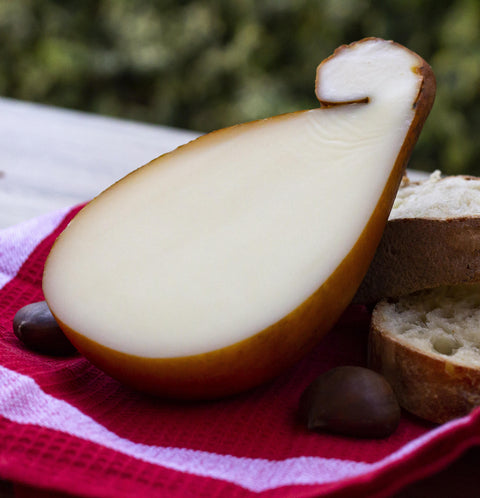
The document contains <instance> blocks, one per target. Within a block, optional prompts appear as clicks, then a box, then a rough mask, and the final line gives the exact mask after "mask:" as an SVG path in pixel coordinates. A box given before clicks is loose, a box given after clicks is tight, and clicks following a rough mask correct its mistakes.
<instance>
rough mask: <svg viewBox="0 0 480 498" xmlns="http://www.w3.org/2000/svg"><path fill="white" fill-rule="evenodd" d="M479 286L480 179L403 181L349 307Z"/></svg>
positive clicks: (458, 177) (436, 176) (457, 177)
mask: <svg viewBox="0 0 480 498" xmlns="http://www.w3.org/2000/svg"><path fill="white" fill-rule="evenodd" d="M477 281H480V178H476V177H469V176H448V177H445V178H441V176H440V173H439V172H435V173H433V174H432V175H431V176H430V178H429V179H428V180H426V181H422V182H410V181H409V180H408V179H407V178H405V179H404V181H403V182H402V185H401V186H400V189H399V191H398V194H397V198H396V200H395V203H394V206H393V209H392V212H391V214H390V219H389V221H388V224H387V227H386V229H385V232H384V234H383V237H382V240H381V242H380V245H379V247H378V249H377V252H376V254H375V257H374V259H373V261H372V263H371V265H370V268H369V270H368V272H367V275H366V276H365V278H364V280H363V282H362V284H361V286H360V288H359V289H358V291H357V294H356V295H355V297H354V300H353V302H354V303H356V304H372V303H376V302H378V301H379V300H381V299H383V298H386V297H399V296H402V295H406V294H410V293H412V292H415V291H418V290H422V289H429V288H434V287H438V286H442V285H456V284H461V283H467V282H477Z"/></svg>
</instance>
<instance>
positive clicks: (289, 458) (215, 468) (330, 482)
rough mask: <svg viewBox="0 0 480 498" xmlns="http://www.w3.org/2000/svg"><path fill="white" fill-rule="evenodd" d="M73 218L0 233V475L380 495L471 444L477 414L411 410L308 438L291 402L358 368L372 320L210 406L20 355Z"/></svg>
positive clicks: (74, 483) (74, 360) (93, 486)
mask: <svg viewBox="0 0 480 498" xmlns="http://www.w3.org/2000/svg"><path fill="white" fill-rule="evenodd" d="M77 211H78V208H74V209H71V210H64V211H63V212H55V213H52V214H51V215H47V216H44V217H41V218H38V219H35V220H32V221H30V222H27V223H24V224H21V225H18V226H15V227H12V228H9V229H5V230H3V231H0V478H2V479H7V480H10V481H13V482H16V483H21V484H26V485H29V486H35V487H38V488H43V489H51V490H57V491H63V492H69V493H71V494H73V495H78V496H94V497H115V498H121V497H131V496H135V497H137V498H140V497H155V496H161V497H167V498H168V497H179V498H180V497H181V498H188V497H202V496H204V497H209V498H211V497H225V496H228V497H252V496H260V497H295V498H301V497H313V496H315V497H322V496H389V495H391V493H393V492H394V491H396V490H398V489H400V488H401V487H402V486H404V485H406V484H408V483H410V482H413V481H414V480H416V479H419V478H421V477H424V476H427V475H429V474H431V473H433V472H435V471H437V470H440V469H441V468H443V467H445V466H446V465H447V464H448V463H450V462H451V461H452V460H453V459H455V458H456V457H457V456H459V455H460V454H461V453H462V452H463V451H464V450H465V449H466V448H468V447H469V446H472V445H474V444H478V443H480V412H479V411H478V410H476V411H474V412H473V413H472V414H471V415H470V416H468V417H464V418H461V419H458V420H455V421H452V422H450V423H448V424H445V425H442V426H438V427H437V426H433V425H431V424H428V423H426V422H424V421H421V420H419V419H416V418H414V417H412V416H410V415H408V414H406V413H404V414H403V415H402V420H401V422H400V426H399V427H398V429H397V430H396V431H395V433H394V434H393V435H391V436H390V437H388V438H386V439H381V440H368V439H355V438H348V437H342V436H338V435H331V434H327V433H315V432H308V431H307V429H306V428H305V427H304V426H303V425H302V424H301V423H299V422H298V420H297V406H298V400H299V397H300V395H301V393H302V391H303V390H304V389H305V387H306V386H307V385H308V384H309V383H310V382H311V381H312V380H313V379H314V378H315V377H316V376H318V375H319V374H321V373H322V372H324V371H326V370H328V369H330V368H332V367H335V366H338V365H364V364H365V349H366V338H367V336H366V334H367V329H368V320H369V316H368V314H367V313H366V311H365V310H364V309H363V308H351V309H350V310H348V311H347V312H346V313H345V315H344V316H343V318H342V319H341V320H340V322H339V323H338V324H337V326H336V327H335V329H334V330H333V331H332V332H331V333H330V334H328V335H327V337H326V338H325V339H323V340H322V342H321V343H320V344H319V346H318V347H317V348H316V349H315V350H314V351H313V352H312V353H311V354H309V356H308V357H306V358H305V359H304V360H302V361H301V362H300V363H298V364H297V365H296V366H295V367H293V368H291V369H290V370H289V371H287V372H286V373H285V374H284V375H282V376H281V377H279V378H278V379H276V380H275V381H274V382H272V383H270V384H268V385H265V386H262V387H259V388H257V389H254V390H252V391H250V392H248V393H245V394H242V395H239V396H235V397H232V398H229V399H226V400H221V401H215V402H195V403H176V402H172V401H166V400H163V399H157V398H152V397H148V396H146V395H143V394H140V393H138V392H135V391H133V390H131V389H129V388H127V387H125V386H123V385H121V384H120V383H119V382H117V381H116V380H113V379H112V378H110V377H109V376H107V375H106V374H104V373H103V372H101V371H100V370H98V369H97V368H96V367H94V366H93V365H92V364H90V363H89V362H88V361H87V360H86V359H84V358H83V357H81V356H80V355H74V356H71V357H67V358H53V357H48V356H44V355H41V354H37V353H34V352H32V351H29V350H28V349H26V348H25V347H24V346H23V345H22V344H21V343H20V342H19V341H18V340H17V338H16V337H15V335H14V333H13V330H12V321H13V317H14V315H15V313H16V311H17V310H18V309H20V308H21V307H22V306H24V305H26V304H29V303H32V302H36V301H41V300H43V295H42V290H41V279H42V271H43V265H44V262H45V259H46V257H47V255H48V252H49V250H50V247H51V245H52V244H53V242H54V240H55V238H56V237H57V236H58V234H59V233H60V232H61V231H62V230H63V228H64V227H65V226H66V224H67V222H68V221H69V220H70V219H71V218H72V216H74V214H75V213H76V212H77Z"/></svg>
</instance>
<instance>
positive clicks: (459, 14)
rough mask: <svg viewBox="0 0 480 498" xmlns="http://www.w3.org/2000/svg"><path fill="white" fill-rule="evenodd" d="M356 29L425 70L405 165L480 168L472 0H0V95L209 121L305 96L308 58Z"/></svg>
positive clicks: (207, 126)
mask: <svg viewBox="0 0 480 498" xmlns="http://www.w3.org/2000/svg"><path fill="white" fill-rule="evenodd" d="M364 36H380V37H383V38H388V39H394V40H395V41H398V42H400V43H403V44H405V45H407V46H408V47H409V48H411V49H412V50H414V51H416V52H418V53H419V54H420V55H422V56H423V57H424V58H425V59H426V60H427V61H428V62H430V64H431V65H432V66H433V69H434V71H435V74H436V76H437V85H438V91H437V100H436V103H435V106H434V109H433V111H432V114H431V117H430V118H429V120H428V122H427V124H426V126H425V128H424V132H423V133H422V136H421V139H420V142H419V144H418V146H417V148H416V150H415V153H414V156H413V158H412V162H411V167H414V168H418V169H424V170H427V171H432V170H434V169H437V168H439V169H441V170H442V171H443V172H444V173H450V174H456V173H471V174H478V175H480V139H478V138H477V137H478V135H479V132H480V2H479V1H478V0H456V1H447V0H422V1H421V2H419V1H418V0H317V1H314V0H295V1H291V0H223V1H222V0H218V1H213V0H212V1H210V2H207V1H185V0H183V1H182V0H159V1H147V0H136V1H132V0H95V1H94V0H82V1H77V0H58V1H52V0H46V1H42V0H0V95H3V96H7V97H13V98H17V99H23V100H29V101H35V102H43V103H47V104H52V105H57V106H62V107H68V108H73V109H81V110H85V111H91V112H96V113H102V114H106V115H111V116H119V117H123V118H130V119H136V120H141V121H146V122H151V123H159V124H164V125H170V126H176V127H183V128H189V129H192V130H197V131H210V130H212V129H215V128H219V127H223V126H227V125H230V124H233V123H237V122H243V121H248V120H252V119H257V118H262V117H266V116H270V115H273V114H279V113H284V112H289V111H292V110H298V109H305V108H309V107H314V106H316V100H315V97H314V93H313V84H314V78H315V68H316V66H317V65H318V63H319V62H320V61H321V60H322V59H323V58H324V57H326V56H327V55H329V54H330V53H331V51H332V50H333V49H334V48H335V47H336V46H338V45H340V44H343V43H348V42H351V41H354V40H356V39H359V38H362V37H364Z"/></svg>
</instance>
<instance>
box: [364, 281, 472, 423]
mask: <svg viewBox="0 0 480 498" xmlns="http://www.w3.org/2000/svg"><path fill="white" fill-rule="evenodd" d="M479 324H480V284H469V285H460V286H453V287H440V288H436V289H431V290H425V291H421V292H418V293H415V294H412V295H409V296H404V297H401V298H399V299H397V300H395V301H387V300H384V301H382V302H380V303H378V304H377V306H376V307H375V309H374V311H373V316H372V322H371V330H370V336H369V366H370V367H371V368H372V369H374V370H376V371H378V372H379V373H381V374H382V375H384V376H385V377H386V379H387V380H388V381H389V382H390V384H391V386H392V388H393V390H394V392H395V394H396V395H397V398H398V401H399V404H400V405H401V406H402V407H403V408H405V409H406V410H408V411H410V412H411V413H413V414H415V415H418V416H419V417H422V418H424V419H427V420H430V421H432V422H437V423H442V422H445V421H447V420H450V419H452V418H456V417H460V416H463V415H466V414H467V413H469V412H470V411H471V410H472V408H474V407H475V406H479V405H480V327H479Z"/></svg>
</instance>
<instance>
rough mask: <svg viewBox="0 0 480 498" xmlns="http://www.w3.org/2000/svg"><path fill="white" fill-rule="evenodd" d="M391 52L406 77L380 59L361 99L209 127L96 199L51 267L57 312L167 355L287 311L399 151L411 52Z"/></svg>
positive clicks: (358, 219)
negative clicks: (374, 81)
mask: <svg viewBox="0 0 480 498" xmlns="http://www.w3.org/2000/svg"><path fill="white" fill-rule="evenodd" d="M397 52H398V49H397ZM397 52H396V53H397ZM397 56H398V57H399V58H400V59H401V60H400V61H397V62H399V63H398V64H396V65H395V64H393V66H398V68H400V69H398V70H399V71H401V73H402V74H399V75H398V77H397V79H402V80H407V81H406V83H402V85H399V86H398V85H397V86H395V85H394V84H395V78H396V76H395V74H385V73H384V68H383V66H382V65H381V64H378V63H377V66H378V67H377V68H376V69H375V67H374V68H371V67H367V68H366V69H365V70H366V71H367V70H368V71H369V74H370V76H369V78H370V79H372V78H373V79H375V77H376V76H375V75H376V74H378V78H379V79H380V80H381V81H383V87H384V88H385V90H383V88H382V84H381V82H380V83H379V84H378V85H376V86H375V88H373V89H372V88H367V89H366V90H371V91H372V92H373V93H371V94H365V92H364V91H363V90H364V89H363V88H362V87H361V85H360V88H359V89H358V88H357V90H356V91H357V93H358V94H357V93H355V92H352V91H351V89H350V86H351V85H350V82H349V84H348V85H346V88H344V91H343V93H342V92H341V91H340V90H341V88H340V86H339V91H338V93H336V94H335V96H334V97H335V98H337V97H338V98H339V99H344V100H348V99H349V98H350V97H352V98H353V97H355V98H357V97H368V99H369V102H368V103H357V104H348V105H340V106H333V107H327V108H320V109H315V110H310V111H303V112H298V113H293V114H287V115H283V116H278V117H275V118H269V119H266V120H263V121H258V122H254V123H247V124H244V125H239V126H236V127H232V128H227V129H224V130H221V131H219V132H214V133H211V134H209V135H206V136H204V137H201V138H200V139H197V140H196V141H194V142H191V143H190V144H187V145H186V146H183V147H181V148H179V149H177V150H176V151H174V152H173V153H170V154H167V155H165V156H162V157H160V158H158V159H156V160H154V161H152V162H151V163H149V164H148V165H146V166H145V167H143V168H140V169H139V170H137V171H135V172H134V173H132V174H130V175H129V176H127V177H126V178H125V179H123V180H122V181H120V182H119V183H117V184H115V185H114V186H113V187H111V188H110V189H108V190H107V191H105V192H104V193H103V194H101V195H100V196H99V197H98V198H96V199H95V200H94V201H92V202H91V203H90V204H89V205H88V206H87V207H86V208H85V209H84V210H83V211H82V212H81V213H80V214H79V215H78V216H77V217H76V218H75V219H74V220H73V221H72V223H71V224H70V225H69V227H68V228H67V230H66V232H65V233H64V234H63V235H62V236H61V237H60V238H59V240H58V241H57V243H56V244H55V246H54V249H53V251H52V253H51V254H50V256H49V259H48V261H47V267H46V272H45V278H44V293H45V295H46V298H47V301H48V303H49V306H50V307H51V309H52V311H53V313H54V314H55V316H56V317H57V318H58V319H59V320H61V321H62V322H63V323H65V324H66V325H67V326H68V327H70V328H71V329H73V330H75V331H76V332H78V333H80V334H82V335H84V336H86V337H88V338H90V339H91V340H93V341H95V342H98V343H100V344H103V345H104V346H107V347H109V348H111V349H114V350H117V351H120V352H124V353H128V354H132V355H138V356H142V357H147V358H158V357H162V358H174V357H179V356H189V355H197V354H201V353H204V352H208V351H213V350H217V349H220V348H223V347H226V346H228V345H231V344H234V343H236V342H239V341H242V340H243V339H246V338H248V337H250V336H252V335H254V334H255V333H257V332H259V331H261V330H263V329H265V328H266V327H268V326H269V325H271V324H274V323H276V322H277V321H278V320H280V319H281V318H282V317H284V316H286V315H287V314H288V313H290V312H291V311H293V310H295V308H296V307H297V306H299V305H300V304H301V303H302V302H304V301H305V300H306V299H307V298H308V297H309V296H310V295H312V294H313V293H314V292H315V290H316V289H318V288H319V287H320V286H321V285H322V284H323V283H324V282H325V281H326V279H327V278H328V277H329V276H330V275H331V274H332V272H333V271H334V270H335V268H336V267H337V266H338V265H339V263H340V262H341V261H342V260H343V259H344V258H345V257H346V256H347V254H348V253H349V251H350V250H351V248H352V247H353V246H354V244H355V242H356V241H357V240H358V238H359V236H360V234H361V233H362V231H363V228H364V227H365V225H366V223H367V222H368V220H369V218H370V216H371V213H372V212H373V210H374V208H375V205H376V203H377V201H378V199H379V198H380V196H381V193H382V191H383V189H384V186H385V184H386V182H387V178H388V176H389V175H390V172H391V169H392V165H393V164H394V163H395V160H396V158H397V155H398V153H399V151H400V149H401V147H402V145H403V141H404V140H405V136H406V134H407V131H408V129H409V126H410V124H411V122H412V119H413V116H414V109H413V106H412V103H414V102H415V98H416V96H417V94H418V92H419V84H420V83H419V78H418V74H417V73H416V72H415V70H414V67H413V65H414V63H416V62H417V58H416V57H415V56H413V55H412V54H411V53H409V52H405V51H401V52H400V53H399V55H398V54H397ZM386 57H387V59H388V60H390V57H391V54H390V53H387V54H386ZM332 60H334V59H332ZM327 64H328V62H327ZM405 67H407V68H408V70H407V71H406V70H405ZM389 70H390V71H394V70H395V69H389ZM372 71H373V72H374V74H373V76H372ZM375 71H377V73H375ZM405 72H406V73H407V74H406V75H405ZM360 73H361V71H358V68H357V70H355V71H353V70H352V71H350V72H349V73H348V74H347V75H346V76H348V78H350V79H352V78H355V75H356V74H360ZM332 78H333V76H332ZM359 78H360V83H361V81H362V78H361V77H360V76H359ZM388 81H393V83H390V85H394V86H395V91H392V89H391V88H390V87H388V85H387V83H385V82H388ZM377 86H378V88H377ZM327 96H328V95H327ZM406 102H407V103H410V104H409V105H406ZM139 336H141V340H138V337H139Z"/></svg>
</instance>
